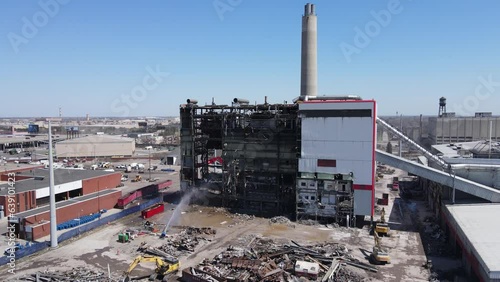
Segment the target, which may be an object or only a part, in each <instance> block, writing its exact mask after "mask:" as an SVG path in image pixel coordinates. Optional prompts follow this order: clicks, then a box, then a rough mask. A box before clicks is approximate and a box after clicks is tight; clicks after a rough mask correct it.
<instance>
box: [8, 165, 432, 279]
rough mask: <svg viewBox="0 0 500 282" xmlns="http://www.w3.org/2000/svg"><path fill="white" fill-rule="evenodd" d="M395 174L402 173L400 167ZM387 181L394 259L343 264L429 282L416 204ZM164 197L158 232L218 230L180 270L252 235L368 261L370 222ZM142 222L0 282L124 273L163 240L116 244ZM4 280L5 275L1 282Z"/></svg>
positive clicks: (33, 263)
mask: <svg viewBox="0 0 500 282" xmlns="http://www.w3.org/2000/svg"><path fill="white" fill-rule="evenodd" d="M397 173H399V174H402V172H400V171H398V172H397ZM395 175H397V174H395ZM391 177H392V175H391ZM389 182H390V179H389V176H387V177H386V178H384V179H381V180H380V181H379V182H378V183H377V193H376V197H377V198H381V197H382V193H390V203H389V205H388V206H386V207H385V210H386V213H387V216H386V218H388V221H389V223H390V226H391V229H392V230H391V234H390V236H389V237H384V238H383V239H382V246H383V247H384V248H386V249H388V250H389V254H390V256H391V262H392V263H391V264H388V265H382V266H377V268H378V273H372V272H367V271H365V270H361V269H357V268H355V267H351V266H346V267H347V268H349V270H350V271H352V272H355V273H357V274H359V275H361V276H363V277H365V280H366V281H429V278H430V272H429V270H427V269H425V268H424V267H423V265H424V264H425V262H426V261H427V257H426V255H425V252H424V248H423V246H422V240H421V238H420V235H419V233H418V230H416V228H415V226H416V225H415V222H414V220H415V218H414V217H412V213H413V212H414V210H413V209H415V208H417V207H416V205H413V204H412V203H411V202H405V201H402V200H401V199H400V198H399V196H398V193H397V192H390V189H388V188H387V185H388V184H389ZM168 199H169V202H170V203H167V204H166V211H165V212H164V213H162V214H159V215H156V216H154V217H153V218H151V219H149V220H152V221H154V222H155V223H157V226H158V228H159V229H160V232H161V230H162V229H163V228H164V227H165V225H166V224H167V223H168V222H169V221H171V219H172V218H173V220H172V221H171V222H170V224H171V226H172V227H171V228H169V229H168V233H167V234H174V233H177V232H180V231H181V230H182V229H183V228H181V226H193V227H211V228H213V229H215V230H216V234H215V235H211V236H209V238H208V240H207V241H203V242H201V244H200V245H198V246H197V248H196V250H195V252H194V253H192V254H189V255H186V256H183V257H179V260H180V265H181V269H184V268H187V267H190V266H196V265H197V264H199V263H200V262H202V261H203V259H205V258H209V259H212V258H213V257H214V256H216V255H217V254H219V253H220V252H221V251H223V250H225V249H226V248H227V247H228V246H230V245H232V246H245V245H246V244H248V243H249V241H250V240H251V238H254V237H256V236H257V237H264V238H270V239H275V240H281V241H283V240H285V241H289V240H294V241H296V242H299V243H301V244H314V243H320V242H338V243H342V244H344V245H346V246H347V248H348V249H349V250H350V254H351V255H352V256H353V257H354V258H357V259H359V260H360V261H362V262H366V263H368V259H367V257H368V256H369V254H370V253H371V250H372V247H373V245H374V239H373V236H371V235H370V234H369V228H368V226H365V227H364V228H363V229H357V228H344V227H334V226H332V225H328V226H326V225H319V224H316V225H312V226H311V225H303V224H298V223H292V224H270V221H269V219H266V218H257V217H256V218H252V219H241V218H240V217H237V216H236V217H235V216H232V215H230V214H228V213H227V212H225V211H224V210H223V209H218V208H211V207H201V206H189V205H182V204H179V202H181V203H182V201H180V199H178V193H177V192H176V191H174V190H172V191H171V194H170V195H169V196H168ZM176 208H177V209H176ZM377 211H379V209H378V208H377ZM378 218H379V215H378V214H376V215H375V220H377V219H378ZM143 223H144V220H143V219H142V218H140V217H139V215H131V216H129V217H127V218H124V219H121V220H119V221H116V222H113V223H112V224H109V225H107V226H105V227H103V228H99V229H97V230H94V231H92V232H89V233H86V234H82V235H81V236H80V237H79V238H75V239H73V240H71V241H70V242H65V243H63V244H61V245H60V246H59V247H58V248H57V249H54V250H48V251H45V252H42V253H40V254H37V255H34V256H32V257H29V258H24V259H22V260H20V261H18V262H16V263H17V265H16V274H15V275H13V276H12V275H10V274H8V273H6V270H7V268H5V267H3V268H0V277H2V278H1V279H2V281H15V280H16V279H20V278H21V277H23V276H25V275H28V274H33V273H36V272H37V271H44V270H49V271H55V270H71V269H72V268H75V267H78V266H82V267H87V268H89V269H93V270H96V271H101V272H105V273H107V272H108V266H109V269H110V271H111V275H112V276H113V277H115V278H118V277H123V272H124V271H125V270H126V269H127V268H128V266H129V264H130V263H131V262H132V261H133V259H134V258H135V257H136V256H138V255H139V254H140V252H139V251H138V250H137V249H138V248H139V246H140V244H141V243H142V242H147V243H148V244H149V245H150V246H160V245H162V244H163V243H164V242H165V241H164V239H160V238H159V236H158V235H149V234H147V235H141V236H138V237H137V238H136V239H134V240H133V241H131V242H130V243H119V242H117V238H118V234H119V233H120V232H122V231H123V230H125V229H140V228H141V227H142V226H143ZM154 267H155V265H154V263H150V264H147V263H145V264H140V265H139V266H138V267H137V268H136V269H135V270H134V271H133V275H132V276H145V275H149V274H151V273H152V271H153V270H154ZM179 275H180V273H179ZM5 278H8V279H7V280H4V279H5ZM175 280H176V279H173V281H175ZM144 281H146V280H144Z"/></svg>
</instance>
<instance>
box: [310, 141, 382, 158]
mask: <svg viewBox="0 0 500 282" xmlns="http://www.w3.org/2000/svg"><path fill="white" fill-rule="evenodd" d="M372 144H373V143H372V142H366V141H362V142H359V141H354V140H352V141H350V142H348V141H341V142H337V141H312V140H311V141H302V150H303V153H302V156H301V157H302V158H306V159H311V158H312V159H330V158H331V159H337V160H345V159H350V160H351V159H352V160H367V161H369V160H372V159H373V145H372Z"/></svg>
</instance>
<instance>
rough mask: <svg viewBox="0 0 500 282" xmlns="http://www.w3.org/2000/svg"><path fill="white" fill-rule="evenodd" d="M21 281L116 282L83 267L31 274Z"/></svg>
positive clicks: (105, 275) (102, 273)
mask: <svg viewBox="0 0 500 282" xmlns="http://www.w3.org/2000/svg"><path fill="white" fill-rule="evenodd" d="M21 280H22V281H43V282H52V281H71V282H91V281H99V282H118V281H120V279H119V278H117V279H110V278H108V275H107V274H105V273H104V272H97V271H93V270H89V269H86V268H84V267H77V268H73V269H71V270H68V271H54V272H50V271H43V272H42V271H40V272H37V273H36V274H31V275H30V276H26V277H23V278H21Z"/></svg>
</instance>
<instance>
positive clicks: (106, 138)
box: [56, 135, 135, 145]
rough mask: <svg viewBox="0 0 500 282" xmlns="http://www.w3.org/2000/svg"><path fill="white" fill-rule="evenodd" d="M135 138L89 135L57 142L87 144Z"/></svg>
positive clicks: (123, 141)
mask: <svg viewBox="0 0 500 282" xmlns="http://www.w3.org/2000/svg"><path fill="white" fill-rule="evenodd" d="M134 141H135V140H134V139H133V138H129V137H123V136H121V135H89V136H84V137H79V138H73V139H67V140H64V141H61V142H58V143H56V144H61V145H67V144H82V143H84V144H87V143H96V144H98V143H131V142H134Z"/></svg>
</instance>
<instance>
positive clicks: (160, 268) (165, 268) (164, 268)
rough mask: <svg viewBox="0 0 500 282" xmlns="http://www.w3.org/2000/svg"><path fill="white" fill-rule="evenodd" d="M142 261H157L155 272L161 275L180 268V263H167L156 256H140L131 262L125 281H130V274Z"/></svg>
mask: <svg viewBox="0 0 500 282" xmlns="http://www.w3.org/2000/svg"><path fill="white" fill-rule="evenodd" d="M141 262H155V263H156V270H155V272H156V273H157V274H160V275H165V274H168V273H170V272H174V271H176V270H178V269H179V263H178V262H177V263H175V264H169V263H166V262H165V261H164V260H163V259H162V258H160V257H156V256H138V257H136V258H135V259H134V261H133V262H132V263H131V264H130V266H129V267H128V269H127V271H126V272H125V275H126V278H125V279H124V280H123V281H129V280H130V278H129V275H130V273H131V272H132V271H133V270H134V268H136V267H137V265H138V264H139V263H141Z"/></svg>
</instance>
